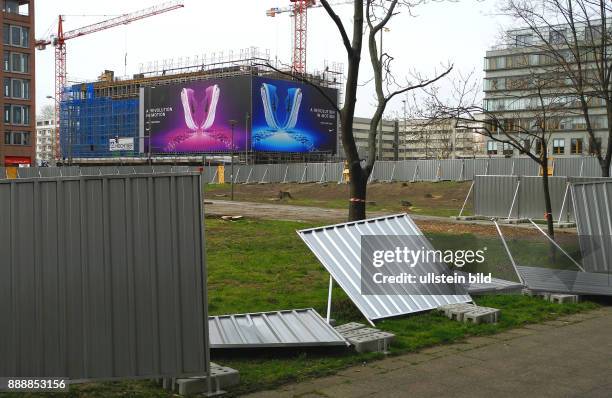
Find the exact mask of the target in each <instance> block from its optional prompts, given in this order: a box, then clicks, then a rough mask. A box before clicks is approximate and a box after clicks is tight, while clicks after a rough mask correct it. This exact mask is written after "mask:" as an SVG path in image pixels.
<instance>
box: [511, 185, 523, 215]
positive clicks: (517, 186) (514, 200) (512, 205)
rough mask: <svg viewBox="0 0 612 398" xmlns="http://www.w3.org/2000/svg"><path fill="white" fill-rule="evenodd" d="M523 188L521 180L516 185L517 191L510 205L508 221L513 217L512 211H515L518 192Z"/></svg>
mask: <svg viewBox="0 0 612 398" xmlns="http://www.w3.org/2000/svg"><path fill="white" fill-rule="evenodd" d="M520 186H521V180H520V179H519V180H518V182H517V183H516V190H515V191H514V197H513V198H512V204H511V205H510V212H508V220H509V219H510V217H512V210H513V209H514V202H516V197H517V195H518V191H519V187H520ZM519 216H520V214H517V217H516V218H517V219H518V218H519Z"/></svg>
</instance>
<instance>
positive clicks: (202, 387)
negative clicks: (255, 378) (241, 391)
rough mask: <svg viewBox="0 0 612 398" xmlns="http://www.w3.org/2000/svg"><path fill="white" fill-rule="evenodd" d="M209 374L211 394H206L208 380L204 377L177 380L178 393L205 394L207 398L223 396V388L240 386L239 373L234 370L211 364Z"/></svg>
mask: <svg viewBox="0 0 612 398" xmlns="http://www.w3.org/2000/svg"><path fill="white" fill-rule="evenodd" d="M210 373H211V380H210V381H211V394H207V393H208V380H207V377H206V376H199V377H187V378H184V379H177V380H176V385H177V387H178V393H179V394H180V395H192V394H206V395H207V396H216V395H221V394H224V393H225V392H224V391H223V389H224V388H228V387H232V386H235V385H238V384H240V373H239V372H238V371H237V370H235V369H232V368H228V367H226V366H220V365H217V364H215V363H211V364H210Z"/></svg>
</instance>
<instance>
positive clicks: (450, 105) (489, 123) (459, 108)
mask: <svg viewBox="0 0 612 398" xmlns="http://www.w3.org/2000/svg"><path fill="white" fill-rule="evenodd" d="M526 79H527V82H526V84H528V85H529V86H530V87H531V88H532V92H533V94H528V95H525V96H516V97H514V98H512V97H511V98H512V100H513V101H525V100H529V102H530V108H531V114H530V115H531V116H530V117H529V118H520V117H519V115H518V114H516V115H514V117H508V112H503V113H500V112H498V111H495V110H491V109H490V108H489V107H487V106H482V105H480V101H478V96H479V95H478V93H479V92H480V85H479V84H477V83H476V82H474V75H473V74H469V75H468V76H467V77H463V76H460V77H459V78H458V79H457V80H456V81H455V82H454V85H453V93H452V95H451V96H450V98H445V99H442V98H441V97H440V96H439V95H438V93H437V91H436V90H430V91H428V96H427V97H426V99H425V101H424V103H425V104H426V105H425V107H424V108H423V110H422V112H423V114H426V115H428V117H429V118H430V119H431V120H436V121H438V120H454V121H455V123H456V124H455V126H456V128H460V129H463V130H471V131H473V132H474V133H477V134H480V135H483V136H485V137H487V138H488V139H489V140H491V141H493V142H496V143H498V144H501V151H502V152H505V151H508V150H512V151H514V150H517V151H518V152H519V153H520V154H523V155H525V156H528V157H529V158H530V159H532V160H533V161H534V162H536V163H537V164H538V165H539V166H540V174H541V175H542V187H543V192H544V197H543V200H544V205H545V209H546V213H545V214H544V218H545V220H546V223H547V228H548V234H549V236H550V237H551V238H552V237H554V225H553V216H552V202H551V198H550V189H549V181H548V175H549V165H548V164H549V156H548V148H549V145H550V139H551V134H552V132H553V131H554V130H556V128H557V125H558V123H559V119H560V117H561V116H563V115H567V109H568V107H571V105H572V103H571V102H567V97H566V96H564V95H558V94H555V93H554V91H551V89H550V87H551V85H552V84H553V82H554V81H555V79H554V77H553V78H551V75H550V74H539V73H533V74H532V75H530V76H529V77H526ZM508 95H510V94H508ZM506 98H507V97H506Z"/></svg>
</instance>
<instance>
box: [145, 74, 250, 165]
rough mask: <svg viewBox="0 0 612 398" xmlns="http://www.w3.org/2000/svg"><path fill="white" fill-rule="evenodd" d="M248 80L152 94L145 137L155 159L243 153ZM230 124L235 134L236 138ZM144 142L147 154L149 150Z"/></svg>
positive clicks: (182, 85)
mask: <svg viewBox="0 0 612 398" xmlns="http://www.w3.org/2000/svg"><path fill="white" fill-rule="evenodd" d="M249 93H250V77H246V76H245V77H237V78H229V79H210V80H203V81H193V82H185V83H180V84H172V85H165V86H158V87H154V88H149V89H147V90H146V91H145V97H144V102H145V103H144V109H145V114H144V120H143V123H144V131H150V132H151V133H150V145H151V152H152V153H204V152H230V151H231V150H232V142H233V149H234V150H236V151H244V150H245V149H246V148H248V147H249V145H250V142H249V137H248V136H247V134H248V133H247V131H246V120H247V115H248V114H249V113H250V107H251V106H250V105H251V101H250V98H249V97H250V95H249ZM232 121H234V122H235V123H234V128H233V134H232ZM146 141H148V140H145V150H148V146H147V144H149V143H148V142H146Z"/></svg>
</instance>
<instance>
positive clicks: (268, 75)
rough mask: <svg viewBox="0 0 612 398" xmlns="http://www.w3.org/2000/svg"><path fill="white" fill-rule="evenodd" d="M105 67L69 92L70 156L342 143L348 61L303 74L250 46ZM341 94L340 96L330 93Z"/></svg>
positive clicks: (307, 153) (286, 156) (314, 151)
mask: <svg viewBox="0 0 612 398" xmlns="http://www.w3.org/2000/svg"><path fill="white" fill-rule="evenodd" d="M140 69H141V70H140V73H138V74H136V75H134V76H133V77H131V78H117V77H116V76H115V75H114V73H113V72H112V71H106V72H104V73H103V74H102V75H101V76H100V78H99V79H98V81H96V82H89V83H81V84H76V85H72V86H70V87H69V88H67V89H66V90H65V92H64V96H63V98H62V101H61V115H60V143H61V158H62V161H63V162H64V163H70V164H109V163H114V164H130V163H132V164H133V163H192V164H193V163H201V162H202V161H203V159H207V160H208V161H223V160H227V159H229V156H230V155H232V154H233V155H234V156H236V159H240V161H241V162H245V163H258V162H267V163H270V162H286V161H292V160H294V161H325V160H330V159H333V158H335V156H336V154H337V149H338V142H339V139H338V131H339V130H338V118H337V114H336V111H335V108H336V107H337V105H338V102H339V98H340V90H341V88H342V81H341V80H342V76H343V71H342V70H341V66H340V65H326V66H325V68H324V69H323V70H322V71H320V72H313V73H309V74H305V75H300V76H299V77H295V76H293V75H292V74H290V73H288V72H284V70H285V68H284V67H280V66H276V65H274V64H273V63H272V62H271V61H270V56H269V53H263V52H261V51H259V50H258V49H257V48H249V49H246V50H242V51H240V52H239V53H232V52H230V53H229V54H213V55H211V56H202V57H196V58H193V59H184V60H177V61H164V62H156V63H150V64H148V65H147V66H144V65H143V66H141V68H140ZM331 102H333V104H332V103H331Z"/></svg>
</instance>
